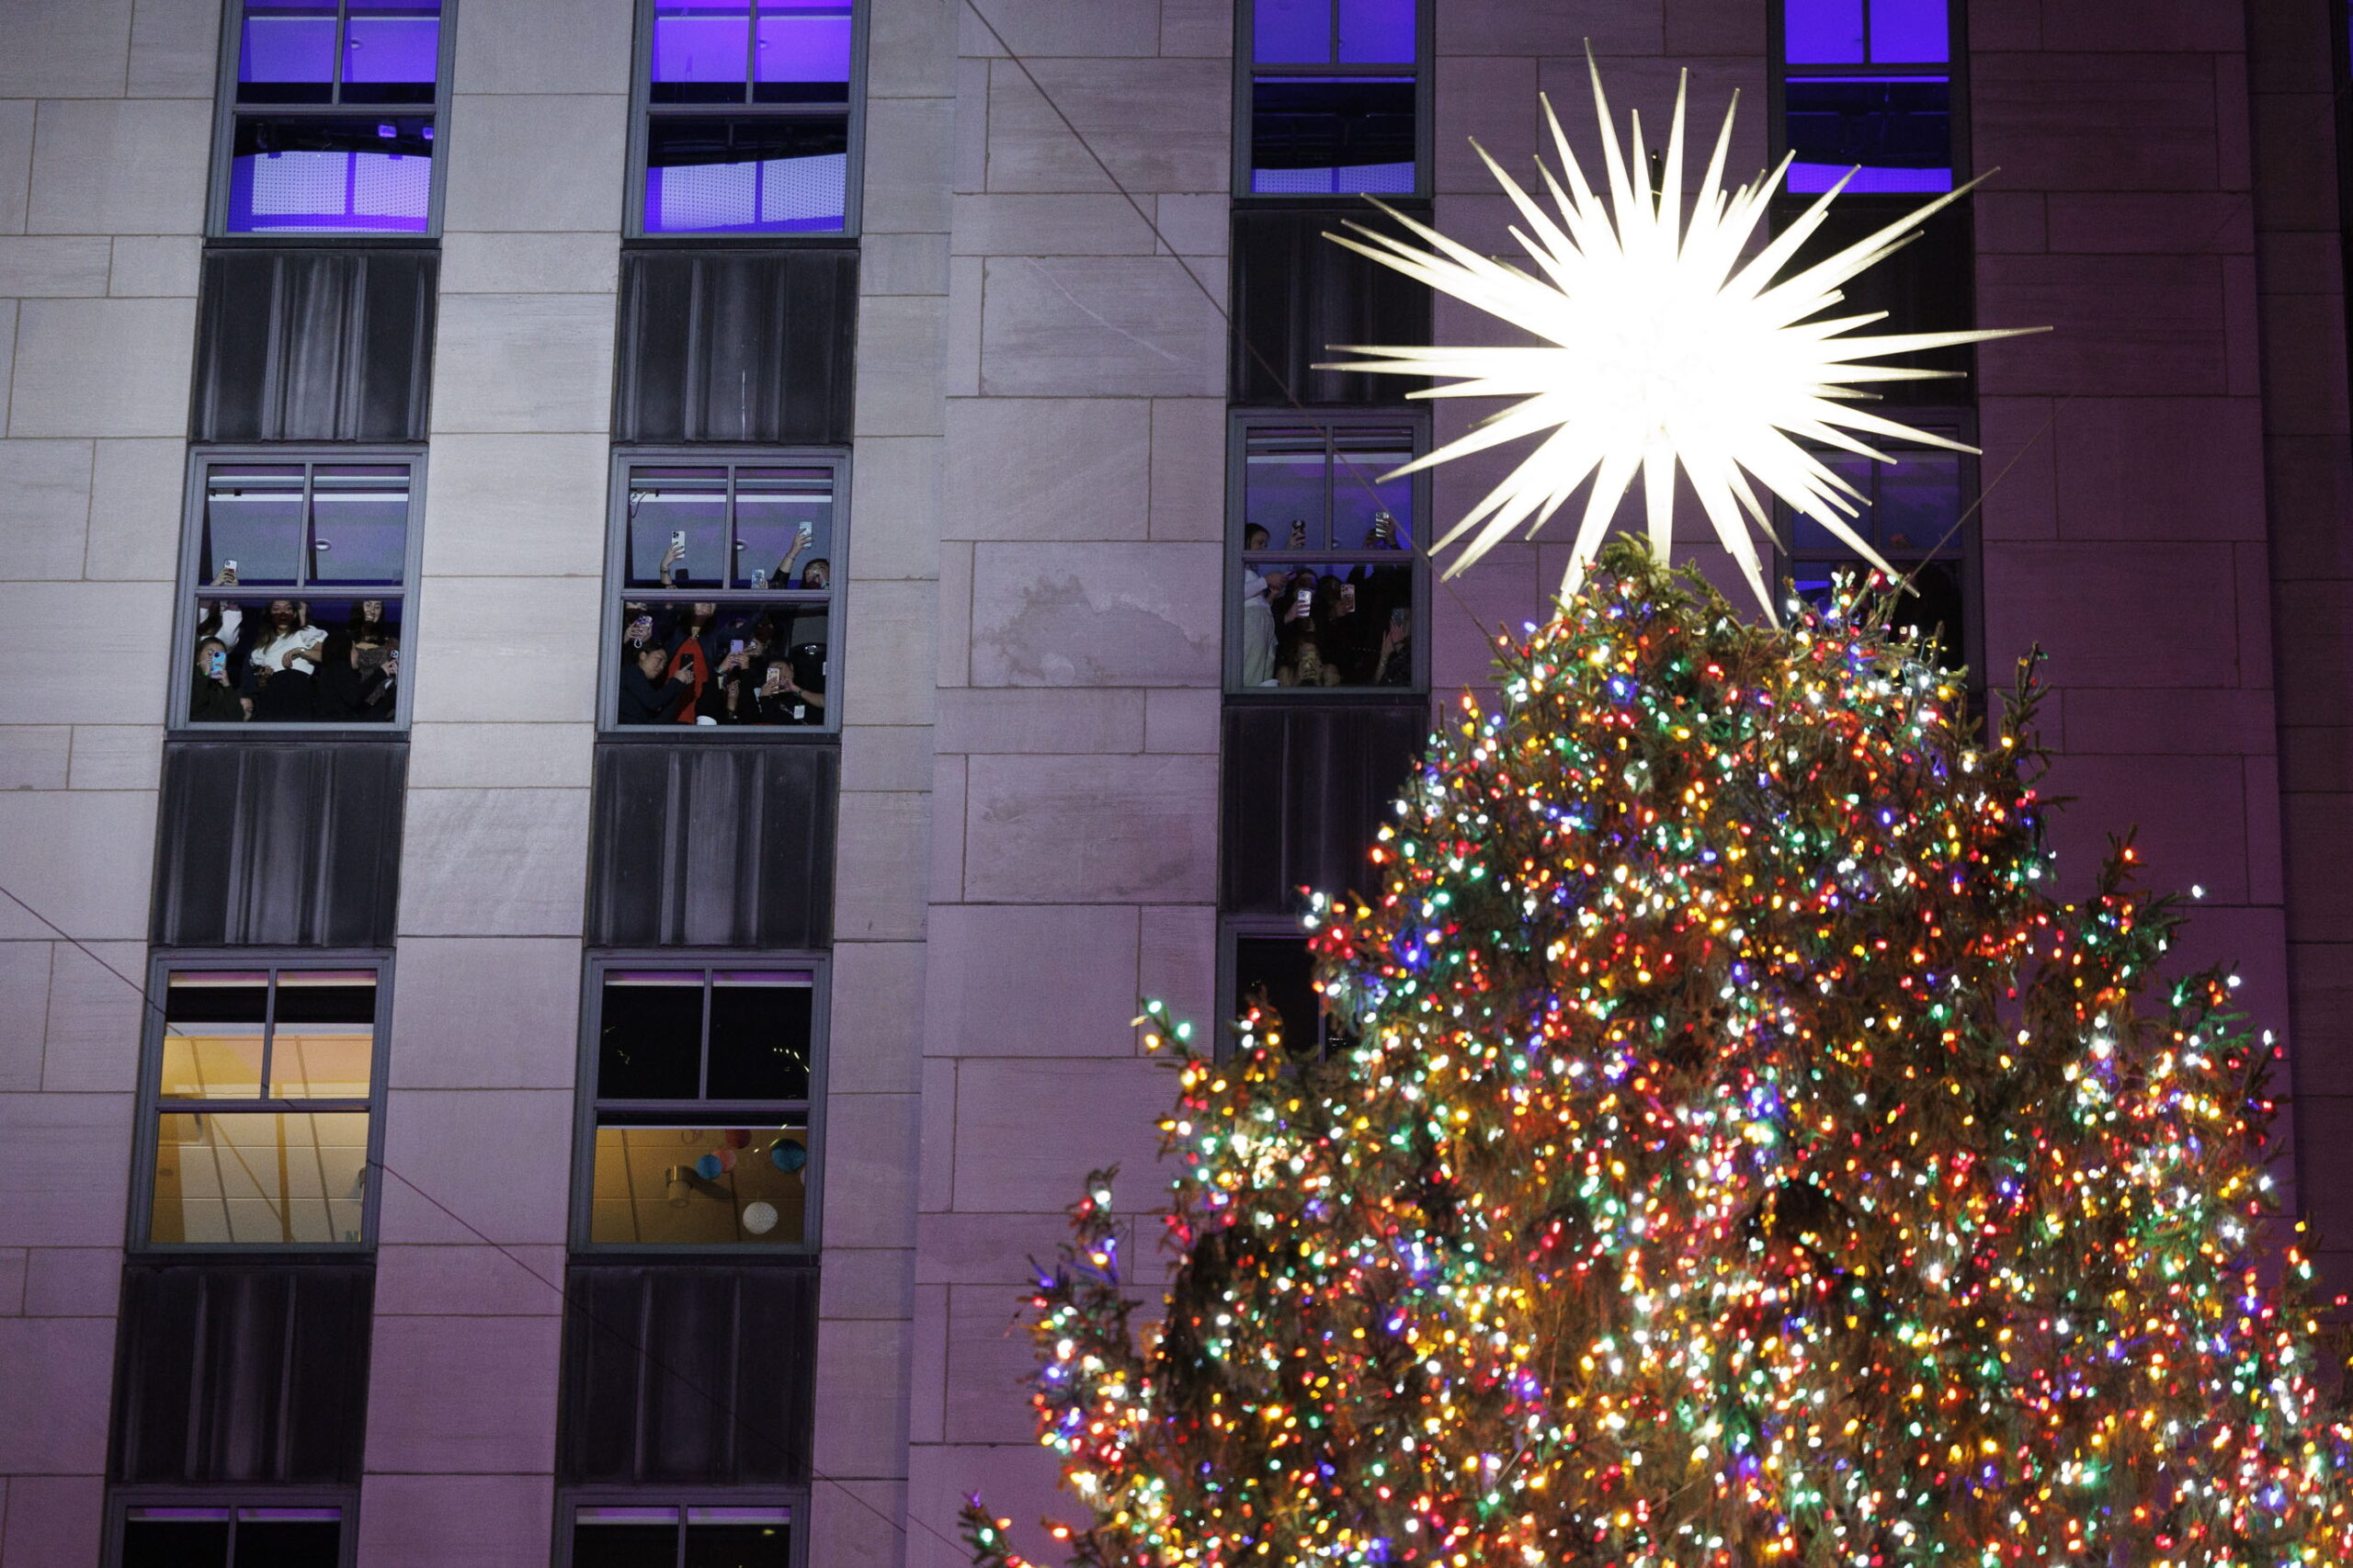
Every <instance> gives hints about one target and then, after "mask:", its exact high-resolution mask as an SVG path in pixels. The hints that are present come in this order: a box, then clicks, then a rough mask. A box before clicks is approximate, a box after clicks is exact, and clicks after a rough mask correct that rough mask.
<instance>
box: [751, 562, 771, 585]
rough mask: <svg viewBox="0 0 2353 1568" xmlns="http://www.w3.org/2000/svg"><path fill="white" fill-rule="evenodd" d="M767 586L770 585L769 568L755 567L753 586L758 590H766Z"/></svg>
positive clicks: (753, 570)
mask: <svg viewBox="0 0 2353 1568" xmlns="http://www.w3.org/2000/svg"><path fill="white" fill-rule="evenodd" d="M767 585H768V573H767V567H765V566H755V567H753V568H752V586H754V587H756V588H765V587H767Z"/></svg>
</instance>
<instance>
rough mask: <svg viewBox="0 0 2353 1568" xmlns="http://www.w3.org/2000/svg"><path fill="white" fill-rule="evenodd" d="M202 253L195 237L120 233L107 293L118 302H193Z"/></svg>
mask: <svg viewBox="0 0 2353 1568" xmlns="http://www.w3.org/2000/svg"><path fill="white" fill-rule="evenodd" d="M203 254H204V242H203V241H202V240H201V239H199V238H198V237H197V236H196V235H194V234H117V235H116V236H115V238H114V244H113V249H112V253H111V255H110V256H109V257H108V266H107V292H108V293H109V294H111V295H113V296H114V297H115V298H116V299H118V300H129V299H165V300H192V299H194V298H196V281H197V273H198V270H199V267H200V265H201V260H202V256H203Z"/></svg>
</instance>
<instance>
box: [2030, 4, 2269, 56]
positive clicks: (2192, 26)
mask: <svg viewBox="0 0 2353 1568" xmlns="http://www.w3.org/2000/svg"><path fill="white" fill-rule="evenodd" d="M2124 38H2129V39H2131V40H2132V48H2133V49H2134V50H2135V51H2151V52H2155V51H2198V52H2207V53H2214V54H2236V53H2238V52H2239V51H2242V50H2244V49H2245V48H2246V23H2245V19H2244V18H2243V17H2237V16H2234V15H2232V14H2231V13H2230V12H2229V11H2228V10H2226V9H2223V8H2222V7H2218V6H2211V5H2207V4H2205V3H2204V0H2043V6H2042V47H2043V48H2045V49H2052V50H2060V49H2066V50H2082V51H2086V53H2091V52H2097V51H2104V50H2113V49H2115V48H2116V46H2117V40H2119V39H2124Z"/></svg>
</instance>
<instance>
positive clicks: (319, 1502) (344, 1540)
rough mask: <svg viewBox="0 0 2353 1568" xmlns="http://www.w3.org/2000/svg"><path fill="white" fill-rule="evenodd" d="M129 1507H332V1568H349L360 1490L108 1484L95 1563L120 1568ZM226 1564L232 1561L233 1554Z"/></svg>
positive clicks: (353, 1556)
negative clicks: (338, 1515) (335, 1531)
mask: <svg viewBox="0 0 2353 1568" xmlns="http://www.w3.org/2000/svg"><path fill="white" fill-rule="evenodd" d="M133 1508H230V1509H235V1508H335V1509H339V1510H341V1512H342V1515H343V1517H342V1520H341V1521H340V1523H341V1530H340V1534H339V1536H338V1539H337V1540H336V1543H335V1544H336V1552H335V1562H336V1564H337V1568H352V1564H353V1563H354V1562H357V1561H358V1554H359V1528H358V1525H359V1489H358V1487H352V1486H334V1487H315V1486H313V1487H302V1486H245V1485H241V1484H238V1483H228V1482H222V1483H211V1484H209V1485H187V1486H153V1485H142V1486H110V1487H108V1489H107V1502H106V1520H105V1525H104V1529H105V1534H104V1537H103V1540H102V1542H101V1556H100V1558H99V1561H100V1562H104V1563H106V1564H107V1568H120V1564H121V1562H122V1553H123V1548H124V1546H125V1544H126V1542H125V1541H124V1540H123V1537H124V1536H125V1535H126V1534H127V1533H128V1531H129V1528H130V1525H131V1510H132V1509H133ZM230 1561H231V1562H232V1563H233V1562H235V1558H234V1557H233V1556H232V1557H231V1559H230Z"/></svg>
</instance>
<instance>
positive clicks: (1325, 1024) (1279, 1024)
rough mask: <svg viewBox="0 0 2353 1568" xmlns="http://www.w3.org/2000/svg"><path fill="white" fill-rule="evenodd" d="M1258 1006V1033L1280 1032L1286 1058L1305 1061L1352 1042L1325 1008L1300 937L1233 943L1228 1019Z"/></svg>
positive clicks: (1310, 957) (1244, 939)
mask: <svg viewBox="0 0 2353 1568" xmlns="http://www.w3.org/2000/svg"><path fill="white" fill-rule="evenodd" d="M1253 1010H1256V1012H1257V1014H1258V1015H1259V1022H1258V1026H1257V1027H1258V1029H1259V1032H1260V1035H1261V1037H1262V1038H1263V1037H1265V1036H1267V1035H1268V1034H1273V1033H1279V1034H1280V1036H1281V1041H1282V1048H1283V1050H1284V1051H1285V1052H1287V1053H1288V1054H1290V1056H1293V1057H1296V1058H1299V1059H1302V1060H1307V1059H1312V1058H1314V1057H1316V1056H1319V1055H1327V1054H1330V1053H1332V1052H1335V1051H1341V1050H1344V1049H1346V1048H1347V1047H1348V1046H1349V1045H1352V1044H1353V1043H1354V1041H1353V1040H1351V1039H1350V1038H1349V1037H1348V1036H1347V1035H1344V1034H1343V1033H1342V1032H1341V1031H1340V1028H1339V1027H1338V1025H1337V1024H1336V1022H1334V1021H1333V1020H1332V1018H1331V1017H1329V1016H1328V1015H1327V1014H1326V1013H1325V1012H1324V998H1323V996H1322V995H1321V994H1319V993H1318V992H1317V991H1316V989H1315V958H1314V955H1313V953H1311V952H1309V951H1308V950H1307V939H1306V938H1305V937H1239V938H1237V939H1236V940H1235V942H1234V944H1233V996H1232V997H1231V998H1229V999H1228V1002H1227V1006H1226V1012H1227V1015H1228V1017H1229V1019H1230V1020H1231V1019H1238V1018H1241V1017H1244V1016H1245V1014H1248V1013H1250V1012H1252V1011H1253Z"/></svg>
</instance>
